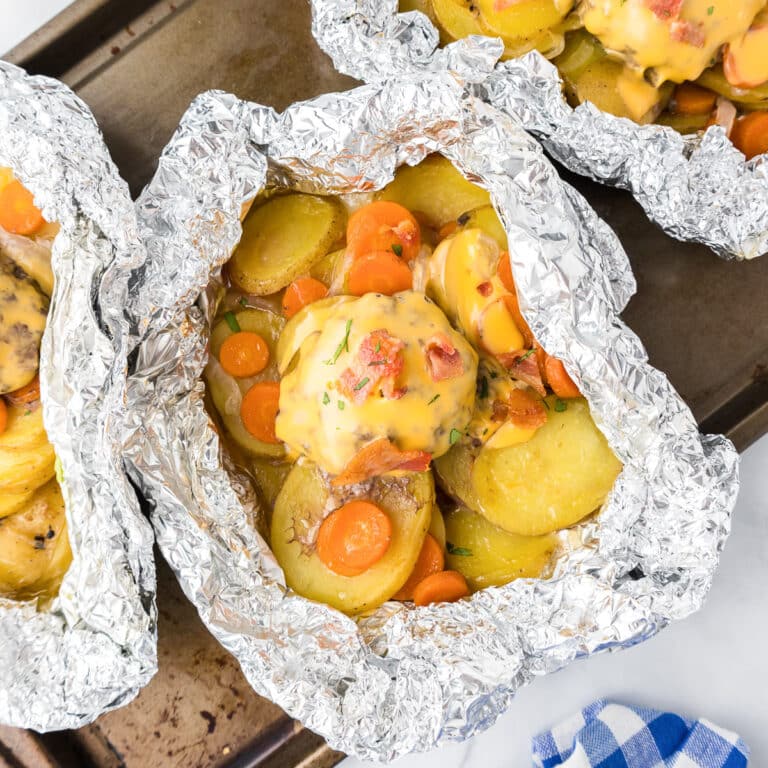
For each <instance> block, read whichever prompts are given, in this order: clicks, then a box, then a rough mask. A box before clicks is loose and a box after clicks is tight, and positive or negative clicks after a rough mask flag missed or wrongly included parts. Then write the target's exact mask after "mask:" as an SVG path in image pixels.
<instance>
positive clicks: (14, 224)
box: [0, 181, 45, 235]
mask: <svg viewBox="0 0 768 768" xmlns="http://www.w3.org/2000/svg"><path fill="white" fill-rule="evenodd" d="M44 223H45V220H44V219H43V214H42V213H41V211H40V209H39V208H38V207H37V206H36V205H35V201H34V198H33V197H32V193H31V192H29V191H28V190H27V189H26V188H25V187H24V186H23V185H22V183H21V182H20V181H12V182H11V183H10V184H8V185H6V186H5V187H3V188H2V189H1V190H0V227H2V228H3V229H5V230H7V231H8V232H13V233H14V234H16V235H33V234H34V233H35V232H37V230H38V229H40V227H42V226H43V224H44Z"/></svg>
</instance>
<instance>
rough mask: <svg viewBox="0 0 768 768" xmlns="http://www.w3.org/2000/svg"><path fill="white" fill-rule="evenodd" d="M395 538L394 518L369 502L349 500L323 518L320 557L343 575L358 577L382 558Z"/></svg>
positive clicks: (328, 566) (319, 544)
mask: <svg viewBox="0 0 768 768" xmlns="http://www.w3.org/2000/svg"><path fill="white" fill-rule="evenodd" d="M391 541H392V521H391V520H390V519H389V515H387V513H386V512H384V510H382V509H381V508H380V507H377V506H376V505H375V504H373V503H372V502H370V501H363V500H356V501H348V502H347V503H346V504H344V505H343V506H341V507H339V508H338V509H337V510H335V511H334V512H331V514H330V515H328V517H326V518H325V520H323V522H322V525H321V526H320V531H319V532H318V534H317V556H318V557H319V558H320V560H321V561H322V562H323V564H324V565H325V566H326V567H327V568H330V569H331V570H332V571H333V572H334V573H338V574H340V575H341V576H358V575H359V574H361V573H363V572H364V571H367V570H368V569H369V568H370V567H371V566H372V565H375V564H376V563H378V562H379V560H381V558H382V557H384V555H385V554H386V551H387V550H388V549H389V544H390V542H391Z"/></svg>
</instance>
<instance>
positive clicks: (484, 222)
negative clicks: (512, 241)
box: [458, 205, 509, 251]
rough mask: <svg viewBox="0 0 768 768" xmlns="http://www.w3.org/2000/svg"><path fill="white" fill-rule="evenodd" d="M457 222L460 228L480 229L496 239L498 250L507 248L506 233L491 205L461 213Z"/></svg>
mask: <svg viewBox="0 0 768 768" xmlns="http://www.w3.org/2000/svg"><path fill="white" fill-rule="evenodd" d="M458 223H459V228H460V229H482V230H483V232H485V234H486V235H488V236H489V237H490V238H492V239H493V240H495V241H496V243H497V244H498V246H499V249H500V250H502V251H506V250H509V246H508V243H507V233H506V232H505V231H504V227H503V226H502V223H501V221H500V220H499V216H498V214H497V213H496V209H495V208H494V207H493V206H492V205H483V206H482V207H480V208H475V209H474V210H473V211H467V212H466V213H463V214H462V215H461V216H459V219H458Z"/></svg>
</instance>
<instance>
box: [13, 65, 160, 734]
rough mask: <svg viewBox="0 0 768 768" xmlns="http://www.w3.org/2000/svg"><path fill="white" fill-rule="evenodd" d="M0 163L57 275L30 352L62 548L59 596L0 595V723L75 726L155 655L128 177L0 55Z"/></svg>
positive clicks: (81, 113) (38, 82)
mask: <svg viewBox="0 0 768 768" xmlns="http://www.w3.org/2000/svg"><path fill="white" fill-rule="evenodd" d="M0 166H10V167H12V168H13V169H14V171H15V173H16V175H17V176H18V177H19V178H20V179H21V181H22V182H23V183H24V184H25V185H26V186H27V187H28V188H29V189H30V190H31V191H32V192H33V194H34V196H35V200H36V202H37V203H38V205H40V207H41V208H42V210H43V213H44V215H45V218H46V219H47V220H48V221H55V222H58V223H59V224H60V225H61V231H60V233H59V235H58V236H57V237H56V240H55V241H54V245H53V271H54V274H55V277H56V286H55V290H54V294H53V296H52V298H51V306H50V312H49V316H48V325H47V328H46V331H45V335H44V337H43V342H42V349H41V358H40V384H41V389H42V399H43V416H44V419H45V426H46V430H47V432H48V438H49V440H50V441H51V443H53V446H54V448H55V449H56V455H57V457H58V460H59V462H60V472H59V474H60V476H61V477H62V483H61V486H62V491H63V494H64V499H65V502H66V510H67V525H68V533H69V537H70V542H71V545H72V550H73V562H72V565H71V567H70V568H69V570H68V571H67V574H66V576H65V578H64V582H63V584H62V586H61V590H60V593H59V595H58V597H57V598H56V599H55V600H54V601H53V602H52V603H51V604H50V606H49V607H47V608H45V609H44V610H38V609H37V606H36V603H35V602H34V601H30V602H14V601H10V600H4V599H0V723H3V724H6V725H13V726H20V727H26V728H33V729H35V730H38V731H47V730H57V729H61V728H77V727H80V726H82V725H85V724H87V723H89V722H90V721H92V720H94V719H95V718H96V717H97V716H98V715H100V714H101V713H102V712H106V711H107V710H110V709H114V708H116V707H119V706H121V705H123V704H126V703H127V702H128V701H130V700H131V699H132V698H133V697H134V696H135V695H136V693H137V692H138V691H139V689H140V688H141V687H142V686H144V685H145V684H146V683H147V682H148V681H149V679H150V678H151V677H152V675H153V674H154V673H155V671H156V669H157V649H156V644H157V643H156V639H157V638H156V634H157V630H156V619H157V616H156V609H155V567H154V560H153V555H152V546H153V537H152V529H151V527H150V525H149V523H148V522H147V520H146V519H145V518H144V517H143V516H142V514H141V511H140V509H139V505H138V501H137V499H136V495H135V493H134V491H133V489H132V487H131V485H130V483H129V482H128V479H127V477H126V476H125V472H124V469H123V465H122V456H121V454H122V449H121V444H120V439H121V435H122V419H123V414H124V410H125V404H126V338H127V325H126V323H125V319H124V317H123V315H122V307H123V306H124V305H125V303H126V295H127V289H128V276H129V273H130V270H131V269H133V268H135V267H137V266H138V265H139V264H140V263H141V262H142V261H143V258H144V252H143V249H142V248H141V247H140V246H139V239H138V235H137V229H136V215H135V211H134V209H133V205H132V203H131V198H130V194H129V192H128V187H127V185H126V184H125V183H124V182H123V181H122V180H121V179H120V177H119V175H118V172H117V169H116V168H115V166H114V164H113V163H112V160H111V159H110V157H109V153H108V151H107V149H106V147H105V146H104V142H103V139H102V136H101V132H100V131H99V129H98V127H97V125H96V123H95V121H94V119H93V117H92V115H91V113H90V112H89V110H88V109H87V107H86V106H85V105H84V104H83V102H82V101H80V99H78V98H77V97H76V96H75V95H74V94H73V93H72V92H71V91H70V90H69V89H68V88H66V87H65V86H64V85H62V84H61V83H59V82H57V81H55V80H51V79H48V78H43V77H30V76H28V75H27V74H26V73H25V72H24V71H23V70H21V69H18V68H17V67H14V66H12V65H10V64H6V63H3V62H0Z"/></svg>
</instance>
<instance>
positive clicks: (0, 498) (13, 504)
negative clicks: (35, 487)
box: [0, 491, 35, 519]
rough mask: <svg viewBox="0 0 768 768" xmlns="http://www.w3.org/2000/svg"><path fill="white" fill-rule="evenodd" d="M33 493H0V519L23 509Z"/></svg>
mask: <svg viewBox="0 0 768 768" xmlns="http://www.w3.org/2000/svg"><path fill="white" fill-rule="evenodd" d="M34 493H35V492H34V491H22V492H21V493H7V492H6V491H3V492H2V493H0V519H2V518H4V517H8V515H12V514H13V513H14V512H18V511H19V510H20V509H23V508H24V506H25V505H26V504H27V502H28V501H29V500H30V499H31V498H32V496H33V495H34Z"/></svg>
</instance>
